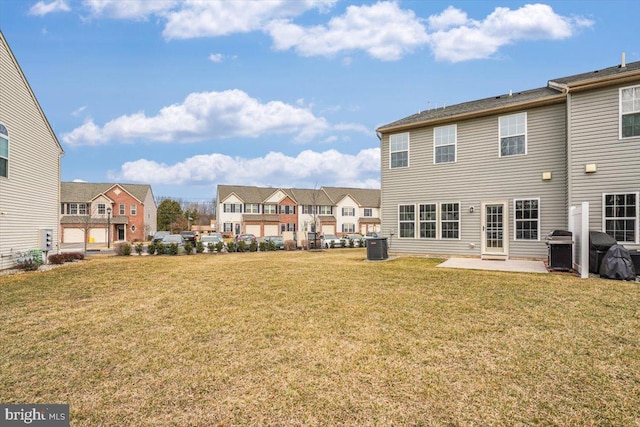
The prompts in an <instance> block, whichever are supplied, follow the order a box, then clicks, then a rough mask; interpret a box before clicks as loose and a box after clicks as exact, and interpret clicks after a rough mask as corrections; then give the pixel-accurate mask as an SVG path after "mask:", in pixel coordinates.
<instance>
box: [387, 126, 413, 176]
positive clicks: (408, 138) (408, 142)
mask: <svg viewBox="0 0 640 427" xmlns="http://www.w3.org/2000/svg"><path fill="white" fill-rule="evenodd" d="M400 135H407V150H406V151H407V166H396V167H393V166H392V165H391V155H392V154H393V153H401V152H403V151H405V150H396V151H393V150H392V149H391V138H392V137H394V136H400ZM410 136H411V135H410V134H409V132H401V133H394V134H392V135H389V169H404V168H408V167H409V165H410V159H409V157H410V156H409V153H410V148H411V138H410Z"/></svg>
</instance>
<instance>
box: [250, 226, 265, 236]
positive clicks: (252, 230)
mask: <svg viewBox="0 0 640 427" xmlns="http://www.w3.org/2000/svg"><path fill="white" fill-rule="evenodd" d="M246 230H247V234H253V235H254V236H256V237H262V235H261V234H260V226H259V225H247V227H246Z"/></svg>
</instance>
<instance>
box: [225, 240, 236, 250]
mask: <svg viewBox="0 0 640 427" xmlns="http://www.w3.org/2000/svg"><path fill="white" fill-rule="evenodd" d="M236 249H237V248H236V242H229V243H227V252H235V251H236Z"/></svg>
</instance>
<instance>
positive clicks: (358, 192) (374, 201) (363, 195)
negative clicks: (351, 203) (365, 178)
mask: <svg viewBox="0 0 640 427" xmlns="http://www.w3.org/2000/svg"><path fill="white" fill-rule="evenodd" d="M322 189H323V190H324V191H325V192H326V193H327V195H328V196H329V198H330V199H331V200H332V201H333V203H332V204H334V205H335V204H337V203H338V202H339V201H340V200H342V199H343V198H345V197H346V196H351V197H352V198H353V199H355V201H356V202H357V203H358V204H359V205H360V206H361V207H372V208H375V207H379V206H380V190H375V189H368V188H344V187H322Z"/></svg>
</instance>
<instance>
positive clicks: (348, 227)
mask: <svg viewBox="0 0 640 427" xmlns="http://www.w3.org/2000/svg"><path fill="white" fill-rule="evenodd" d="M355 231H356V225H355V224H348V223H345V224H342V232H343V233H355Z"/></svg>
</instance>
